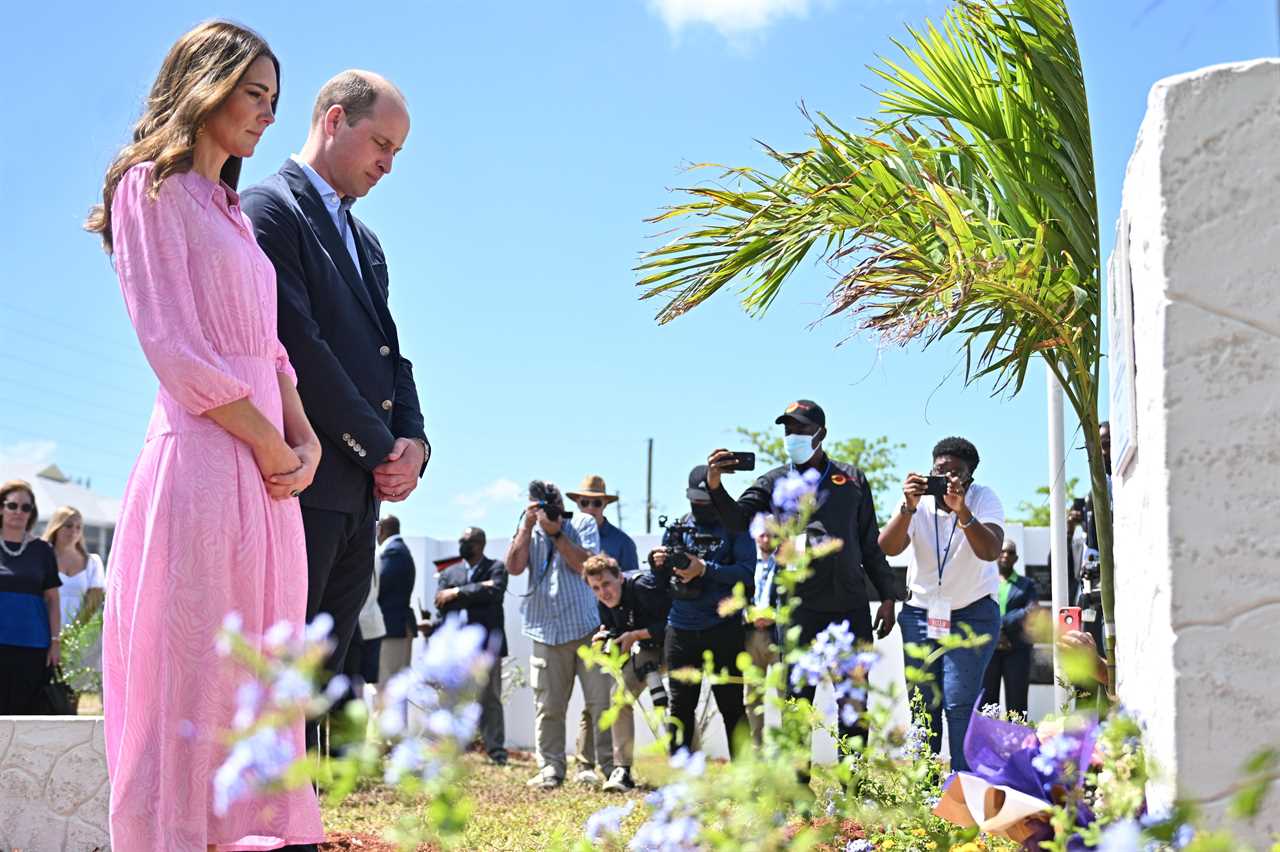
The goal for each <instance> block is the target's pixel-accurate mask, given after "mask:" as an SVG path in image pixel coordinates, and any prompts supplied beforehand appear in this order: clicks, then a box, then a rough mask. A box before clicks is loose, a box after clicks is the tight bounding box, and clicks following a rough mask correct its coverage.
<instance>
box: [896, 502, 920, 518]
mask: <svg viewBox="0 0 1280 852" xmlns="http://www.w3.org/2000/svg"><path fill="white" fill-rule="evenodd" d="M916 508H919V507H918V506H917V507H916ZM915 513H916V510H915V509H912V508H911V507H910V506H908V505H907V501H906V500H903V501H902V505H901V506H899V507H898V514H899V515H914V514H915Z"/></svg>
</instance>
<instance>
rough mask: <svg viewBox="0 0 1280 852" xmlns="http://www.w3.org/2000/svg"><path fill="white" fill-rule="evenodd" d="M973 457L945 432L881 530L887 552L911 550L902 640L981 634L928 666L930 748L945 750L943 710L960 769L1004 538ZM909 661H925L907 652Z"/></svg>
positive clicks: (999, 513)
mask: <svg viewBox="0 0 1280 852" xmlns="http://www.w3.org/2000/svg"><path fill="white" fill-rule="evenodd" d="M978 461H979V458H978V450H977V448H975V447H974V446H973V444H971V443H970V442H969V441H966V440H965V439H964V438H943V439H942V440H941V441H939V442H938V443H937V445H936V446H934V448H933V469H932V471H931V472H930V474H929V475H928V476H922V475H920V474H918V473H909V474H907V478H906V481H905V482H903V485H902V494H903V501H902V505H901V506H899V508H898V511H897V512H896V513H895V514H894V516H893V517H892V518H891V519H890V520H889V522H888V523H887V524H885V527H884V529H883V530H882V531H881V533H880V546H881V547H882V548H884V552H885V553H887V554H889V555H890V556H897V555H898V554H899V553H902V552H903V551H907V585H908V587H909V588H910V590H911V598H910V600H908V601H907V603H906V605H905V606H903V607H902V612H901V613H900V614H899V616H898V624H899V625H900V626H901V627H902V640H903V642H906V643H911V644H915V645H922V646H925V647H928V648H930V649H931V650H933V649H936V647H937V640H938V639H940V638H942V637H943V636H949V635H956V636H962V635H966V631H965V629H964V628H965V627H966V626H967V627H968V628H969V629H970V630H972V631H973V632H974V633H975V634H976V635H978V636H982V637H985V638H986V640H987V641H986V642H985V643H984V644H982V645H979V646H977V647H975V648H952V649H951V650H949V651H947V652H946V653H945V654H943V655H942V658H941V659H940V660H939V661H937V662H935V663H934V664H933V665H932V666H931V667H930V669H931V671H929V673H930V674H932V675H933V677H934V682H933V684H932V689H931V690H930V693H931V694H930V695H927V696H925V698H926V700H925V705H926V707H927V708H928V714H929V721H930V732H929V747H930V748H931V749H932V751H933V753H934V754H937V753H938V752H939V751H941V750H942V711H943V709H944V708H945V710H946V714H947V734H948V742H949V743H950V745H951V768H952V769H953V770H956V771H960V770H966V769H968V768H969V766H968V763H967V761H966V760H965V757H964V735H965V732H966V731H967V730H968V729H969V716H970V714H971V713H972V712H973V705H974V703H975V702H976V701H977V700H978V692H979V691H980V690H981V689H982V677H983V675H984V674H985V673H986V670H987V666H988V665H989V664H990V662H991V655H992V654H993V653H994V651H995V646H996V637H997V636H999V634H1000V606H999V605H998V604H997V603H996V597H997V594H998V592H999V585H1000V577H999V572H998V571H997V570H996V564H995V560H996V558H997V557H999V556H1000V548H1001V546H1002V545H1003V544H1004V506H1003V505H1002V504H1001V503H1000V498H999V497H997V496H996V493H995V492H994V491H992V490H991V489H990V488H987V487H986V486H983V485H978V484H976V483H975V482H974V481H973V472H974V471H975V470H977V468H978ZM905 663H906V665H907V667H908V668H911V669H919V668H920V667H921V660H919V659H917V658H915V657H913V656H911V655H910V654H906V655H905Z"/></svg>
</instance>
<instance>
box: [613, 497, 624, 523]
mask: <svg viewBox="0 0 1280 852" xmlns="http://www.w3.org/2000/svg"><path fill="white" fill-rule="evenodd" d="M617 497H618V499H617V500H614V501H613V511H614V513H615V514H617V516H618V529H622V492H621V491H619V492H618V494H617Z"/></svg>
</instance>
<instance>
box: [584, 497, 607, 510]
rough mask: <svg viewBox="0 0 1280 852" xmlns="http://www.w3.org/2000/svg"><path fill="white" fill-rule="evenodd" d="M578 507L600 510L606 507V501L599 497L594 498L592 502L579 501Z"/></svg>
mask: <svg viewBox="0 0 1280 852" xmlns="http://www.w3.org/2000/svg"><path fill="white" fill-rule="evenodd" d="M578 505H579V506H581V507H582V508H584V509H599V508H600V507H601V506H603V505H604V501H603V500H601V499H600V498H598V497H594V498H592V499H590V500H579V501H578Z"/></svg>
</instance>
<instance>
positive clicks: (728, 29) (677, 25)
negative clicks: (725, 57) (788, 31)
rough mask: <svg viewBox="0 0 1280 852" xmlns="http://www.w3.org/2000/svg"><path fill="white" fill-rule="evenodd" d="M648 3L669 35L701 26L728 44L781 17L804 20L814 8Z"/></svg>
mask: <svg viewBox="0 0 1280 852" xmlns="http://www.w3.org/2000/svg"><path fill="white" fill-rule="evenodd" d="M819 2H821V0H819ZM648 4H649V9H650V11H652V12H654V13H655V14H656V15H658V17H660V18H662V21H663V23H665V24H666V25H667V29H668V30H670V31H671V33H672V35H679V34H680V32H681V31H682V30H684V29H685V28H686V27H689V26H695V25H698V24H704V25H707V26H711V27H714V28H715V29H716V30H718V31H719V32H720V34H721V35H723V36H724V37H725V38H727V39H729V40H730V41H739V40H741V39H742V38H743V37H745V36H748V35H751V34H753V33H759V32H761V31H762V30H764V29H766V28H768V27H769V26H770V25H771V24H773V23H775V22H776V21H779V20H781V19H783V18H804V17H806V16H808V14H809V8H810V7H811V6H813V5H815V3H814V2H813V0H648Z"/></svg>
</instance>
